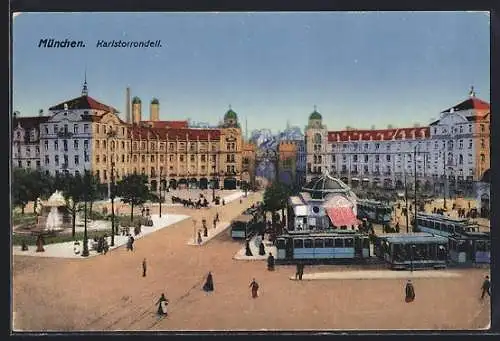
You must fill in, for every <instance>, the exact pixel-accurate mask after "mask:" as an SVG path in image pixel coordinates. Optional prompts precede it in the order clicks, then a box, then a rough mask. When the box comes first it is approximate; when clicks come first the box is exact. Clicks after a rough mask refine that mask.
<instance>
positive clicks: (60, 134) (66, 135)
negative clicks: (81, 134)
mask: <svg viewBox="0 0 500 341" xmlns="http://www.w3.org/2000/svg"><path fill="white" fill-rule="evenodd" d="M57 137H59V138H62V139H69V138H72V137H73V133H71V132H69V131H59V132H58V133H57Z"/></svg>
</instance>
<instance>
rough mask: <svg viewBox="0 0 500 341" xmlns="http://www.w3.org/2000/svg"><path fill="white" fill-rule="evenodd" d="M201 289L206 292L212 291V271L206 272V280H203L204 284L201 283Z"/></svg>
mask: <svg viewBox="0 0 500 341" xmlns="http://www.w3.org/2000/svg"><path fill="white" fill-rule="evenodd" d="M203 290H204V291H206V292H209V291H214V279H213V277H212V272H210V271H209V272H208V276H207V280H206V281H205V284H204V285H203Z"/></svg>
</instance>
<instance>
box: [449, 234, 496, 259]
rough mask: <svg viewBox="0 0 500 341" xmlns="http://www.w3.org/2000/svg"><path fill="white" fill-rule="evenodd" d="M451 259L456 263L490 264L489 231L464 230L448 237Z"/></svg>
mask: <svg viewBox="0 0 500 341" xmlns="http://www.w3.org/2000/svg"><path fill="white" fill-rule="evenodd" d="M448 246H449V249H450V261H451V262H453V263H455V264H471V263H475V264H489V263H490V256H491V253H490V250H491V236H490V234H489V233H487V232H463V233H457V234H453V235H450V236H449V237H448Z"/></svg>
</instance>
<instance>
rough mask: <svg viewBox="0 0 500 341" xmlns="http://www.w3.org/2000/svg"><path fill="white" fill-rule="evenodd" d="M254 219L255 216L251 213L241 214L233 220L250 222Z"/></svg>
mask: <svg viewBox="0 0 500 341" xmlns="http://www.w3.org/2000/svg"><path fill="white" fill-rule="evenodd" d="M252 220H253V216H251V215H249V214H240V215H239V216H237V217H236V218H234V219H233V221H239V222H242V223H249V222H251V221H252Z"/></svg>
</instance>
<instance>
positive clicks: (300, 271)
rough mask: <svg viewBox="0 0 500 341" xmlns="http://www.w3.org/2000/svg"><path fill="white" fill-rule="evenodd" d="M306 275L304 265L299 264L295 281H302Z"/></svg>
mask: <svg viewBox="0 0 500 341" xmlns="http://www.w3.org/2000/svg"><path fill="white" fill-rule="evenodd" d="M303 275H304V264H302V263H299V264H297V272H295V279H297V278H298V279H299V281H301V280H302V276H303Z"/></svg>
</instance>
